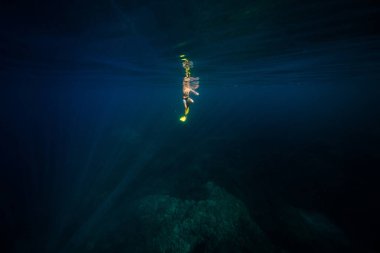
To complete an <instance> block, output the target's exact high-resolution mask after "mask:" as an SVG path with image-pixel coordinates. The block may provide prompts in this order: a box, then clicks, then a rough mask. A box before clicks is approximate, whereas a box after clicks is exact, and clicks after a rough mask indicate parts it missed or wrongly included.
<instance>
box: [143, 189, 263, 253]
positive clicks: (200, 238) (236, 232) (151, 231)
mask: <svg viewBox="0 0 380 253" xmlns="http://www.w3.org/2000/svg"><path fill="white" fill-rule="evenodd" d="M139 213H140V219H141V222H142V224H143V229H144V231H145V239H146V247H147V251H149V252H160V253H161V252H165V253H170V252H173V253H190V252H254V251H255V252H269V251H270V248H271V247H270V244H269V243H268V241H267V240H266V238H265V235H264V234H263V232H262V230H261V229H260V228H259V227H258V226H257V224H256V223H255V222H253V220H252V219H251V217H250V215H249V212H248V210H247V208H246V207H245V206H244V204H243V203H242V202H241V201H240V200H238V199H236V198H235V197H234V196H232V195H231V194H229V193H227V192H226V191H224V190H223V189H221V188H220V187H218V186H216V185H215V184H213V183H207V185H206V187H205V191H204V198H202V199H200V200H183V199H179V198H174V197H171V196H168V195H151V196H148V197H146V198H144V199H143V200H142V201H141V202H140V205H139Z"/></svg>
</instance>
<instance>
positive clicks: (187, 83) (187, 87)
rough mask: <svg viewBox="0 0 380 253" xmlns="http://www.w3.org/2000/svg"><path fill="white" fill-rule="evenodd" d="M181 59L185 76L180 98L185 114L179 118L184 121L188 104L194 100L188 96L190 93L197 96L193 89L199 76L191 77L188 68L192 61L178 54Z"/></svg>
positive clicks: (197, 84)
mask: <svg viewBox="0 0 380 253" xmlns="http://www.w3.org/2000/svg"><path fill="white" fill-rule="evenodd" d="M180 57H181V59H182V66H183V68H184V69H185V77H184V78H183V82H182V99H183V105H184V107H185V115H184V116H182V117H181V118H180V121H182V122H185V121H186V119H187V114H189V111H190V104H192V103H194V100H193V99H192V98H190V93H193V94H195V95H197V96H199V93H198V92H196V91H195V90H196V89H198V87H199V77H192V76H191V73H190V69H191V68H192V67H193V62H192V61H189V60H188V59H186V58H185V55H181V56H180Z"/></svg>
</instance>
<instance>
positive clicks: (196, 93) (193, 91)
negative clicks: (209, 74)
mask: <svg viewBox="0 0 380 253" xmlns="http://www.w3.org/2000/svg"><path fill="white" fill-rule="evenodd" d="M190 91H191V92H192V93H194V94H195V95H197V96H199V93H198V92H196V91H195V90H192V89H190Z"/></svg>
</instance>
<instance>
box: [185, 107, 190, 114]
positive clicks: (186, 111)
mask: <svg viewBox="0 0 380 253" xmlns="http://www.w3.org/2000/svg"><path fill="white" fill-rule="evenodd" d="M189 111H190V107H187V108H186V109H185V115H187V114H189Z"/></svg>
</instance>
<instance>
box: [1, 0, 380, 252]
mask: <svg viewBox="0 0 380 253" xmlns="http://www.w3.org/2000/svg"><path fill="white" fill-rule="evenodd" d="M2 6H3V7H1V9H0V14H1V15H0V31H1V32H0V83H1V92H0V115H1V116H0V126H1V142H0V148H1V150H0V153H1V160H0V168H1V172H0V173H1V175H0V228H1V239H0V240H1V246H0V247H1V248H4V250H1V252H85V251H93V252H140V251H137V250H136V248H138V245H140V243H141V242H139V237H138V236H136V234H135V232H134V231H136V229H138V224H137V223H136V222H135V221H134V220H133V219H132V218H130V217H133V213H134V212H135V211H134V210H133V205H132V204H131V203H133V202H134V201H136V200H138V199H140V198H141V197H143V196H146V195H149V194H154V193H162V192H164V193H170V194H174V195H176V196H180V197H183V198H191V197H192V196H193V194H194V191H193V189H194V188H196V187H198V186H200V185H202V184H204V183H205V182H208V181H213V182H216V183H217V184H218V185H220V186H222V187H223V188H224V189H226V190H227V191H228V192H230V193H232V194H233V195H234V196H236V197H237V198H239V199H241V200H242V201H243V202H244V204H245V205H246V206H247V207H248V209H249V210H250V212H251V216H252V217H253V218H254V219H255V220H256V222H257V223H258V224H259V225H260V226H261V227H262V229H263V230H264V231H265V232H266V234H267V235H268V237H269V238H270V240H271V241H272V243H273V244H274V245H275V246H276V249H277V250H278V251H275V252H280V250H282V249H283V250H284V251H283V252H285V250H286V252H304V250H305V245H297V244H296V243H295V244H293V243H292V242H291V241H290V242H289V239H288V238H287V237H286V236H285V235H284V234H285V233H284V232H281V229H278V228H277V227H276V225H273V224H272V223H275V221H273V220H276V219H275V218H273V217H278V216H279V217H281V214H279V212H280V211H278V210H280V209H281V208H279V206H294V207H297V208H301V209H304V210H310V211H313V212H317V213H321V214H323V215H324V216H326V217H328V218H329V219H330V220H331V221H332V222H333V223H334V224H335V225H336V226H337V227H339V228H340V229H341V230H342V231H343V233H344V234H345V236H346V237H347V241H348V245H349V246H347V247H346V248H345V252H377V251H379V250H380V248H379V247H380V246H379V243H378V241H377V230H378V227H379V225H380V224H379V217H378V214H379V211H380V210H379V209H378V207H377V204H376V202H377V199H378V194H379V190H380V189H379V185H378V178H379V173H378V168H379V167H380V166H379V158H380V157H379V153H380V148H379V147H380V146H379V141H380V118H379V116H378V115H379V109H380V100H379V97H380V87H379V81H380V34H379V32H378V25H379V16H380V15H379V14H380V5H379V3H378V2H377V1H369V0H367V1H341V0H333V1H324V0H323V1H312V2H305V1H295V0H289V1H277V0H274V1H244V0H239V1H213V0H209V1H191V2H190V1H188V2H185V1H174V0H166V1H149V0H146V1H124V2H123V1H119V0H114V1H104V0H95V1H81V2H80V3H78V2H76V1H64V2H59V1H33V2H24V1H5V2H4V3H2ZM182 53H185V54H186V55H188V57H189V58H190V59H191V60H193V61H194V66H195V67H194V70H193V72H194V75H195V76H199V77H200V78H201V86H200V88H199V92H200V96H199V97H197V98H196V102H195V104H194V105H193V106H192V108H191V112H190V116H189V119H188V122H187V123H186V124H181V122H179V121H178V118H179V116H180V115H181V113H182V112H183V105H182V101H181V86H180V85H181V81H182V77H183V69H182V67H181V64H180V60H179V57H178V56H179V55H180V54H182ZM271 224H272V225H271ZM278 230H279V231H280V232H279V231H278ZM311 245H312V244H311ZM309 246H310V245H307V246H306V248H307V247H309ZM309 250H310V251H309V252H318V250H316V249H313V248H309ZM313 250H314V251H313ZM338 251H339V250H337V251H336V252H338Z"/></svg>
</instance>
